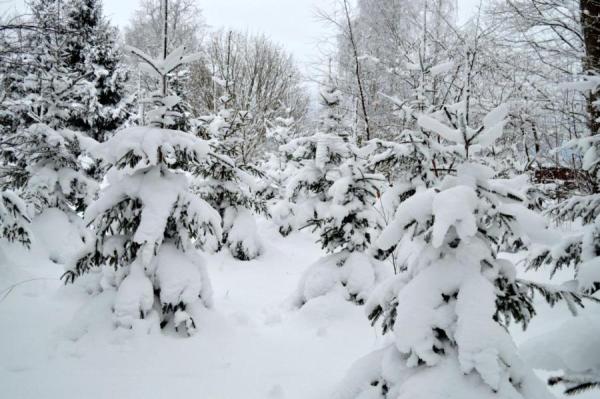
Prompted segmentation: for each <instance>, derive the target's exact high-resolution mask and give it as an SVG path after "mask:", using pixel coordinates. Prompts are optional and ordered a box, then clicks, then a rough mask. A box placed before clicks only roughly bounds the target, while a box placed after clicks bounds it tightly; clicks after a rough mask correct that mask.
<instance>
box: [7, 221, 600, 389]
mask: <svg viewBox="0 0 600 399" xmlns="http://www.w3.org/2000/svg"><path fill="white" fill-rule="evenodd" d="M52 225H53V226H55V229H60V226H56V221H55V222H54V224H52ZM46 227H47V226H46ZM55 229H49V231H48V232H47V233H48V234H49V235H52V232H54V231H55ZM259 231H260V234H261V238H262V239H263V241H264V243H265V246H266V251H265V253H264V255H263V256H261V257H260V258H259V259H257V260H254V261H250V262H239V261H236V260H234V259H233V258H232V257H231V256H229V255H228V254H218V255H214V256H210V257H206V261H207V266H208V271H209V273H210V277H211V280H212V284H213V290H214V300H215V306H214V309H213V310H212V311H210V312H206V313H205V314H204V315H202V317H201V318H200V320H199V323H198V324H199V331H198V333H197V334H196V335H195V336H193V337H191V338H181V337H175V336H170V335H165V334H164V333H162V332H160V331H156V332H154V333H152V334H150V335H147V334H135V333H134V332H132V331H129V330H127V331H126V330H114V329H113V328H112V315H111V310H110V306H111V303H112V299H113V296H112V293H111V292H108V293H104V294H101V295H98V296H95V297H92V296H90V295H89V294H88V293H86V292H85V289H84V288H83V286H82V284H79V285H75V286H68V287H64V286H63V285H62V283H61V282H60V281H59V280H58V278H59V276H60V275H61V273H62V272H63V267H62V266H61V265H58V264H55V263H52V262H51V261H49V260H47V259H48V255H49V253H50V256H51V257H52V256H53V255H52V253H57V252H60V251H59V249H58V248H60V247H61V245H63V244H64V245H68V244H69V242H68V241H69V240H66V241H65V242H64V243H61V242H52V243H51V244H49V245H48V244H47V245H46V246H47V247H49V248H51V249H52V250H48V249H46V250H43V249H40V248H34V250H33V251H32V252H31V253H30V254H28V255H27V256H24V255H23V253H22V252H19V251H20V250H15V251H14V253H11V252H7V253H5V254H4V255H5V257H8V258H10V259H11V260H10V261H9V260H8V259H1V261H0V289H3V288H4V287H7V286H9V285H10V284H12V283H14V282H17V281H23V280H28V279H32V278H35V279H38V280H33V281H29V282H27V283H24V284H22V285H19V286H18V287H15V289H14V290H12V291H11V292H10V293H9V294H8V295H7V296H6V298H5V299H4V300H2V297H3V295H0V327H1V328H0V398H2V399H4V398H7V399H54V398H60V399H65V398H66V399H69V398H85V399H107V398H118V399H130V398H131V399H137V398H145V399H146V398H148V399H155V398H156V399H162V398H180V397H182V398H186V397H193V398H202V399H230V398H239V397H243V398H247V399H329V398H330V397H331V396H330V395H331V391H332V389H334V387H335V386H336V384H337V383H338V382H339V381H340V380H341V379H342V377H343V376H344V373H345V371H346V370H347V368H348V367H350V365H351V364H352V363H353V362H354V361H355V360H356V359H357V358H359V357H360V356H362V355H364V354H366V353H368V352H370V351H371V350H373V349H376V348H379V347H380V346H381V344H382V339H381V337H380V336H379V333H378V330H377V329H375V328H372V327H371V326H370V325H369V323H368V322H367V320H366V317H365V316H364V314H363V309H362V308H360V307H356V306H354V305H350V304H349V303H346V302H343V301H341V300H340V299H339V298H337V297H335V296H329V297H322V298H318V299H316V300H313V301H311V302H309V303H308V304H307V305H305V306H304V307H303V308H302V309H301V310H299V311H291V310H289V308H287V306H286V300H287V299H288V297H289V296H290V295H291V293H292V292H293V290H294V289H295V287H296V284H297V282H298V279H299V277H300V274H301V273H302V272H303V270H304V269H305V268H306V267H307V266H308V265H309V264H311V263H312V262H314V261H315V260H317V259H318V258H319V257H320V256H322V252H321V250H320V249H319V248H318V246H317V245H316V244H315V243H314V238H313V237H311V236H310V235H308V234H306V233H295V234H292V235H291V236H290V237H288V238H282V237H281V236H280V235H279V234H278V233H277V231H276V229H275V227H274V226H272V225H271V224H270V223H268V222H265V221H262V222H261V224H260V226H259ZM41 235H43V234H41ZM54 235H55V234H54ZM47 236H48V235H47ZM44 251H46V252H44ZM527 277H529V278H534V279H538V280H540V281H544V278H545V275H544V274H543V272H540V273H535V274H529V275H528V276H527ZM539 311H540V315H539V317H536V318H534V320H533V322H532V324H531V326H530V328H529V329H528V331H527V332H526V333H523V332H522V331H520V329H519V328H517V327H516V328H514V329H513V336H514V337H515V339H516V340H517V341H518V342H523V341H525V340H527V339H528V338H530V337H535V336H536V335H539V334H543V333H544V332H545V331H548V330H550V329H551V328H553V327H555V326H557V325H559V324H560V323H561V322H562V320H565V319H566V318H568V317H570V316H568V312H567V311H566V309H560V310H558V311H556V310H550V309H548V308H547V307H545V306H540V308H539ZM595 394H596V393H595V392H590V393H587V394H584V395H581V396H580V399H591V398H592V397H595V396H594V395H595Z"/></svg>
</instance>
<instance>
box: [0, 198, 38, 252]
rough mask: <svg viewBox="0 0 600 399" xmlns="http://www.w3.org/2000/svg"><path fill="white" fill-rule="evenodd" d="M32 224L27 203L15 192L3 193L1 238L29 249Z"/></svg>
mask: <svg viewBox="0 0 600 399" xmlns="http://www.w3.org/2000/svg"><path fill="white" fill-rule="evenodd" d="M30 222H31V218H30V215H29V209H27V205H26V204H25V202H23V200H22V199H21V198H19V196H18V195H17V194H16V193H14V192H13V191H10V190H6V191H2V193H0V238H4V239H6V240H7V241H9V242H18V243H20V244H22V245H24V246H25V247H27V248H29V246H30V245H31V232H30V230H29V227H28V225H29V223H30Z"/></svg>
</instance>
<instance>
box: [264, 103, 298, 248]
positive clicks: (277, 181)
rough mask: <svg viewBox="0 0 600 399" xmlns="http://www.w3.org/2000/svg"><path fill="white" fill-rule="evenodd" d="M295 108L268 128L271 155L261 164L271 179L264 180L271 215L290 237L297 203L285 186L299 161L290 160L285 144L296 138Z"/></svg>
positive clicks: (280, 231)
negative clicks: (289, 195) (294, 206)
mask: <svg viewBox="0 0 600 399" xmlns="http://www.w3.org/2000/svg"><path fill="white" fill-rule="evenodd" d="M290 113H291V109H290V108H287V109H286V110H285V116H278V117H277V118H276V119H275V121H274V122H273V125H272V126H271V127H270V128H269V129H268V130H267V144H268V148H269V149H270V154H269V157H268V159H267V160H266V162H264V164H262V165H261V168H262V170H264V171H265V176H266V178H267V181H266V182H265V183H263V186H266V185H267V184H268V186H266V188H264V189H263V192H264V193H265V195H264V197H265V199H266V200H267V201H270V203H269V205H268V212H269V217H270V218H271V220H272V221H273V223H275V224H276V225H277V226H278V227H279V233H280V234H281V235H282V236H284V237H285V236H287V235H288V234H290V233H291V232H292V230H293V229H292V226H291V224H290V217H291V216H292V213H293V209H292V208H293V204H292V203H290V202H289V201H288V200H287V199H286V196H285V188H286V187H287V184H288V182H289V179H290V178H291V177H292V176H293V175H294V174H295V173H296V172H297V171H298V167H299V164H298V163H297V162H295V161H293V160H292V159H288V156H287V155H288V154H286V152H285V151H282V150H281V149H280V148H281V146H283V145H285V144H287V143H289V142H290V141H291V140H292V139H293V137H294V133H295V132H294V124H295V121H294V118H293V116H291V114H290Z"/></svg>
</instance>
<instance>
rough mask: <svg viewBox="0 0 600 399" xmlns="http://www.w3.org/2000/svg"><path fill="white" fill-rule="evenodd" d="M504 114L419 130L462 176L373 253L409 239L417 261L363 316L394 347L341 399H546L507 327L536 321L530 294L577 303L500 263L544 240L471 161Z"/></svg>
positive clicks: (405, 218)
mask: <svg viewBox="0 0 600 399" xmlns="http://www.w3.org/2000/svg"><path fill="white" fill-rule="evenodd" d="M504 116H505V114H504V115H503V113H502V112H498V110H496V111H494V112H493V113H492V115H491V116H489V117H488V118H486V119H485V122H484V124H483V126H482V127H481V128H479V129H471V128H470V127H468V126H467V125H466V124H460V127H459V128H453V127H449V126H446V125H445V124H444V123H442V122H440V121H438V120H436V119H434V118H432V117H430V116H422V117H421V118H419V121H418V122H419V125H420V126H421V127H422V128H423V129H425V130H427V131H430V132H431V133H434V134H437V135H439V136H440V139H441V140H443V142H444V143H447V145H449V146H452V147H453V148H454V150H455V151H457V152H458V153H459V154H460V155H462V159H463V161H462V162H458V163H457V165H456V173H452V174H449V175H447V176H446V177H445V178H444V179H443V180H442V181H441V182H440V183H439V184H436V185H435V186H434V187H431V188H426V189H422V190H419V191H418V192H416V193H415V194H414V195H413V196H411V197H410V198H408V199H407V200H405V201H404V202H402V204H401V205H400V206H399V208H398V210H397V212H396V215H395V218H394V220H393V222H392V223H391V224H390V225H389V226H388V227H387V228H386V229H385V230H384V231H383V233H382V235H381V236H380V237H379V238H378V240H377V241H376V243H375V245H374V249H375V252H377V254H378V256H379V257H385V255H386V254H389V253H390V251H391V250H392V249H393V248H394V246H396V245H398V243H399V242H400V241H401V240H402V239H403V237H408V238H409V239H410V240H411V242H412V243H413V244H414V248H415V251H416V252H415V254H414V256H413V257H412V258H411V259H412V262H411V263H410V264H409V265H408V267H407V270H406V271H405V272H404V273H401V274H399V275H398V276H395V277H394V278H393V279H391V280H390V281H388V282H386V283H385V284H383V285H382V286H381V287H380V288H379V289H378V291H376V292H375V293H374V294H373V296H372V297H371V298H370V299H369V302H368V304H367V309H366V310H367V313H368V315H369V318H370V319H371V320H372V322H373V323H375V322H377V321H380V322H381V325H382V328H383V332H384V333H392V334H393V342H392V343H391V344H390V345H389V346H387V347H385V348H384V349H382V350H379V351H377V352H374V353H373V354H371V355H368V356H366V357H365V358H363V359H361V360H359V361H358V362H357V364H356V365H355V366H354V367H353V368H352V369H351V370H350V372H349V374H348V377H347V378H346V379H345V380H344V381H343V382H342V384H341V385H340V388H339V392H338V396H337V397H338V398H340V399H349V398H366V397H369V398H398V399H404V398H406V399H408V398H411V399H412V398H415V397H422V398H428V399H433V398H439V399H442V398H443V399H453V398H456V399H464V398H475V397H476V398H481V399H484V398H490V399H493V398H514V399H521V398H539V399H543V398H548V397H550V394H549V393H548V392H547V390H546V388H545V386H544V384H543V383H541V382H540V381H539V380H538V379H537V377H536V376H535V375H534V374H533V372H532V371H531V370H530V369H528V367H527V366H526V365H525V364H524V362H523V361H522V360H521V359H520V357H519V354H518V351H517V348H516V346H515V344H514V343H513V341H512V339H511V337H510V335H509V333H508V331H507V329H506V326H507V325H508V324H509V322H511V321H515V322H518V323H521V324H523V325H524V326H525V325H527V323H528V321H529V320H530V318H531V317H532V316H533V315H534V314H535V309H534V308H533V305H532V299H531V296H530V295H531V290H532V289H534V288H539V289H540V290H541V291H543V292H544V294H546V295H548V296H549V297H550V299H551V300H557V299H560V298H561V297H565V296H566V297H568V299H569V300H572V301H577V300H579V298H578V297H577V296H575V295H571V294H569V293H565V292H551V291H550V290H545V289H544V288H543V287H538V286H536V285H532V284H530V283H528V282H524V281H522V280H519V279H517V278H516V271H515V267H514V265H513V264H512V263H511V262H510V261H508V260H505V259H501V258H499V257H498V247H499V246H500V245H502V243H503V242H504V241H506V240H507V239H509V238H511V237H519V238H521V239H522V240H524V241H526V240H528V239H529V238H530V237H532V236H537V235H540V234H543V230H544V228H545V223H544V221H543V219H542V218H540V217H537V216H536V215H535V214H534V213H533V212H531V211H529V210H528V209H527V208H526V206H524V204H526V203H527V201H526V198H523V196H522V195H521V194H520V193H519V192H518V191H517V190H515V189H514V188H513V187H511V184H510V183H507V182H506V181H504V180H495V179H493V176H494V172H493V170H491V169H490V168H488V167H486V166H484V165H482V164H481V163H474V162H473V160H474V159H476V158H475V157H474V155H476V153H477V152H478V151H480V150H481V149H485V148H486V147H487V146H489V145H490V144H491V143H493V142H494V141H495V140H496V139H497V138H498V137H499V136H500V134H501V133H502V127H503V124H504V120H503V119H504Z"/></svg>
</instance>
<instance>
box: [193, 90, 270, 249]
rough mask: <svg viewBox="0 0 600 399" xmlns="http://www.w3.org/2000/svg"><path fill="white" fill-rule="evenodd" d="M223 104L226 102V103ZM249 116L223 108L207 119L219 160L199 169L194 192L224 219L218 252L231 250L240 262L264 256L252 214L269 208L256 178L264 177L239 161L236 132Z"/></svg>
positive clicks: (210, 160)
mask: <svg viewBox="0 0 600 399" xmlns="http://www.w3.org/2000/svg"><path fill="white" fill-rule="evenodd" d="M223 101H224V104H225V103H226V99H223ZM247 117H248V116H247V115H246V113H244V112H237V111H234V110H232V109H228V108H222V109H221V110H220V111H219V113H218V114H217V115H212V116H208V117H205V118H204V123H205V124H206V129H207V131H208V136H209V137H210V140H209V143H210V147H211V149H212V151H213V152H214V153H217V154H219V155H220V157H218V158H217V157H210V158H208V159H206V160H205V162H204V163H205V164H204V165H203V166H202V168H199V169H198V171H199V175H200V176H201V177H202V178H201V179H197V181H196V183H195V185H194V186H195V187H194V190H195V191H196V192H197V193H198V195H199V196H200V197H201V198H203V199H204V200H205V201H207V202H208V203H209V204H211V206H212V207H213V208H215V209H217V210H218V212H219V214H220V215H221V217H222V219H223V237H222V241H221V242H220V243H218V246H217V248H215V249H216V250H220V249H221V248H222V247H228V248H229V250H230V251H231V254H232V255H233V256H234V257H235V258H236V259H239V260H251V259H254V258H256V257H258V256H259V255H260V254H261V252H262V244H261V243H260V240H259V238H258V234H257V231H256V223H255V221H254V215H253V214H252V212H258V213H266V204H265V201H264V199H263V198H261V196H260V195H258V193H259V191H260V190H259V186H258V184H257V182H256V178H255V176H256V175H258V176H262V174H261V173H260V172H259V171H258V170H257V169H256V168H255V167H253V166H252V165H247V164H245V163H244V161H243V157H240V152H241V151H242V145H243V137H242V136H240V135H238V134H237V131H238V130H239V129H241V128H242V126H243V125H244V123H245V121H246V119H247Z"/></svg>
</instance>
